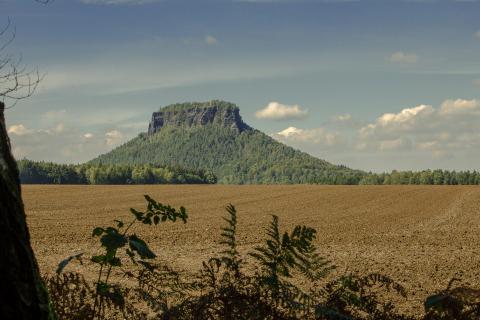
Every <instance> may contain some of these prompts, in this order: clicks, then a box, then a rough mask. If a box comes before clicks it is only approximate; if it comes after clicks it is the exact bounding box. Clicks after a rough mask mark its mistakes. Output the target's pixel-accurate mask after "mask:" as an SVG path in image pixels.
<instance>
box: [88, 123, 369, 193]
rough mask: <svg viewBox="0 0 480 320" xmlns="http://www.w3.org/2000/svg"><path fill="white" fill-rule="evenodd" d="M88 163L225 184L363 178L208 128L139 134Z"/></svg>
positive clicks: (262, 139)
mask: <svg viewBox="0 0 480 320" xmlns="http://www.w3.org/2000/svg"><path fill="white" fill-rule="evenodd" d="M158 150H162V152H158ZM90 163H92V164H98V163H104V164H107V163H108V164H117V163H126V164H130V165H137V164H146V163H151V164H155V165H160V166H173V167H175V166H181V167H185V168H190V169H193V170H210V171H212V172H213V173H214V174H215V175H216V176H217V177H218V181H219V182H220V183H226V184H268V183H286V184H288V183H312V184H317V183H318V184H358V183H359V182H360V181H361V179H362V178H363V176H364V173H363V172H362V171H359V170H351V169H349V168H347V167H345V166H336V165H333V164H330V163H328V162H326V161H324V160H320V159H317V158H315V157H312V156H310V155H308V154H306V153H304V152H301V151H298V150H295V149H293V148H291V147H288V146H286V145H284V144H282V143H279V142H277V141H275V140H274V139H272V138H271V137H269V136H267V135H266V134H264V133H262V132H260V131H257V130H245V131H243V132H241V133H238V132H237V131H235V130H231V129H229V128H225V127H220V126H217V125H210V124H209V125H205V126H196V127H192V128H189V129H185V128H179V127H175V126H166V127H164V128H162V130H160V131H159V132H157V133H156V134H155V135H146V134H140V135H139V136H138V137H136V138H134V139H133V140H131V141H129V142H127V143H126V144H124V145H122V146H120V147H118V148H116V149H114V150H113V151H111V152H110V153H107V154H105V155H102V156H100V157H98V158H97V159H94V160H92V161H91V162H90Z"/></svg>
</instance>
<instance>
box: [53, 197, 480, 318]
mask: <svg viewBox="0 0 480 320" xmlns="http://www.w3.org/2000/svg"><path fill="white" fill-rule="evenodd" d="M145 198H146V200H147V208H146V210H145V211H138V210H135V209H131V213H132V215H133V217H132V220H131V221H130V222H129V223H124V222H123V221H120V220H115V224H114V225H113V226H109V227H96V228H95V229H94V230H93V233H92V235H93V236H94V237H98V239H99V242H100V245H101V252H100V253H99V254H97V255H94V256H92V257H90V260H91V262H93V264H94V265H97V270H98V276H97V277H96V280H95V281H94V282H93V283H91V282H88V281H86V280H85V279H84V278H83V277H82V276H81V274H78V273H64V272H63V271H64V268H65V267H66V266H67V264H68V263H69V262H71V261H72V260H80V261H82V259H84V257H82V254H78V255H75V256H72V257H70V258H68V259H66V260H65V261H62V263H60V265H59V268H58V270H57V275H56V276H53V277H50V278H47V279H46V281H47V286H48V288H49V290H50V294H51V297H52V300H53V307H54V308H55V310H56V312H57V314H58V315H59V317H60V318H61V319H111V318H128V319H146V318H147V315H148V317H149V318H150V317H152V318H157V319H352V320H353V319H378V320H380V319H416V318H415V317H413V316H410V315H405V314H402V313H401V312H400V311H399V310H397V308H395V304H394V303H393V301H395V299H392V295H397V296H398V297H399V298H400V299H402V298H406V296H407V293H406V291H405V289H404V288H403V287H402V286H401V285H400V284H398V283H396V282H395V281H394V280H393V279H391V278H389V277H387V276H384V275H381V274H369V275H358V274H345V275H343V276H340V277H339V278H337V279H333V280H326V278H325V276H326V275H327V274H328V273H329V272H330V271H331V270H332V269H333V268H334V266H333V265H332V264H331V263H330V262H329V261H327V260H325V259H324V258H322V256H321V255H320V254H319V252H318V250H317V248H316V246H315V245H314V240H315V237H316V231H315V229H313V228H309V227H307V226H296V227H294V228H293V229H292V230H290V231H285V232H282V231H281V230H280V225H279V219H278V218H277V217H276V216H273V217H272V221H271V223H270V225H269V226H268V228H267V233H266V240H265V242H264V244H263V245H260V246H258V247H256V248H255V249H254V250H253V251H252V252H250V253H249V254H248V255H247V256H244V255H241V254H240V253H239V252H238V249H237V237H238V236H237V211H236V209H235V207H234V206H231V205H230V206H228V207H227V208H226V209H227V212H228V217H227V218H226V219H225V220H226V226H225V227H224V228H222V237H223V241H222V242H221V243H222V244H223V246H224V250H222V251H221V252H219V254H218V255H217V256H215V257H212V258H210V259H209V260H208V261H206V262H204V263H203V268H202V270H200V271H199V272H198V273H197V274H195V275H182V274H180V273H177V272H175V271H174V270H172V269H171V268H170V267H169V266H168V263H165V262H160V261H158V260H157V259H156V255H155V253H154V252H152V250H151V249H150V248H149V247H148V245H147V243H146V242H145V241H144V240H142V239H141V238H140V236H139V235H137V234H135V233H133V232H132V230H133V228H134V225H135V224H137V223H140V224H144V225H152V226H157V225H163V224H164V223H167V222H177V221H182V222H184V223H186V222H187V220H188V214H187V211H186V209H185V208H183V207H181V208H179V209H175V208H172V207H171V206H168V205H163V204H161V203H158V202H156V201H155V200H153V199H151V198H150V197H148V196H145ZM90 265H91V264H90ZM114 274H115V275H116V278H115V277H113V275H114ZM119 275H121V276H125V277H128V278H130V279H131V280H133V281H134V282H133V283H135V285H131V286H125V285H120V282H117V281H116V280H113V279H114V278H115V279H118V276H119ZM455 281H456V279H453V280H451V281H450V283H449V284H448V286H447V288H446V289H445V290H443V291H441V292H437V293H435V294H433V295H431V296H430V297H428V298H427V299H426V300H425V304H424V305H425V310H423V311H422V312H419V313H423V315H422V316H419V317H417V318H418V319H422V320H433V319H460V320H462V319H465V320H470V319H478V318H479V317H480V301H479V299H480V291H479V290H475V289H471V288H466V287H455V286H454V285H455ZM123 283H124V282H123ZM301 283H308V286H302V285H300V284H301Z"/></svg>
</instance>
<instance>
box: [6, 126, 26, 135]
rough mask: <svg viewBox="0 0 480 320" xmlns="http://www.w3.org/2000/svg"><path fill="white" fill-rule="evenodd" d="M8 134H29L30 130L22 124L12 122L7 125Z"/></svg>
mask: <svg viewBox="0 0 480 320" xmlns="http://www.w3.org/2000/svg"><path fill="white" fill-rule="evenodd" d="M7 132H8V134H14V135H17V136H23V135H26V134H29V133H30V132H31V130H29V129H27V128H26V127H25V126H24V125H23V124H14V125H12V126H10V127H8V130H7Z"/></svg>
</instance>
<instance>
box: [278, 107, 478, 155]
mask: <svg viewBox="0 0 480 320" xmlns="http://www.w3.org/2000/svg"><path fill="white" fill-rule="evenodd" d="M336 119H346V120H351V116H350V117H349V116H346V115H341V116H338V117H336ZM332 123H333V125H334V128H333V129H334V130H332V129H330V130H329V128H326V127H320V128H314V129H300V128H296V127H288V128H286V129H285V130H283V131H280V132H277V133H274V134H272V137H274V138H275V139H277V140H279V141H282V142H285V143H287V144H290V145H293V146H297V147H308V146H310V147H312V146H316V147H317V148H318V150H322V148H327V147H328V148H329V149H331V148H332V147H336V148H337V149H336V150H337V151H338V152H340V153H341V152H344V153H347V152H352V153H357V154H371V155H381V154H383V153H391V154H401V152H405V151H408V152H410V153H413V154H427V155H429V156H430V158H431V159H438V158H452V157H455V156H456V155H457V154H463V153H465V152H472V151H473V152H476V151H475V150H477V151H478V150H480V126H479V124H480V100H477V99H471V100H467V99H455V100H445V101H444V102H443V103H442V104H441V105H440V106H438V107H434V106H432V105H425V104H421V105H417V106H414V107H411V108H405V109H403V110H400V111H399V112H397V113H385V114H383V115H381V116H379V117H378V118H376V119H375V120H374V121H371V122H370V123H367V124H365V125H363V126H362V127H361V128H360V129H358V130H356V129H355V128H354V127H353V126H352V127H351V128H350V130H346V129H345V128H342V127H341V126H336V125H335V123H334V122H332ZM352 129H355V130H353V131H352ZM352 132H353V133H352ZM310 149H311V148H310Z"/></svg>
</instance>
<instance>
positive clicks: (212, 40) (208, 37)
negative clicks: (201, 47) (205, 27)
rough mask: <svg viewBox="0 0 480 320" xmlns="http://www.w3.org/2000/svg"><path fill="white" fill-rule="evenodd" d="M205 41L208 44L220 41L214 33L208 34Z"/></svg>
mask: <svg viewBox="0 0 480 320" xmlns="http://www.w3.org/2000/svg"><path fill="white" fill-rule="evenodd" d="M204 41H205V43H206V44H208V45H214V44H217V43H218V40H217V38H215V37H214V36H212V35H206V36H205V39H204Z"/></svg>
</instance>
